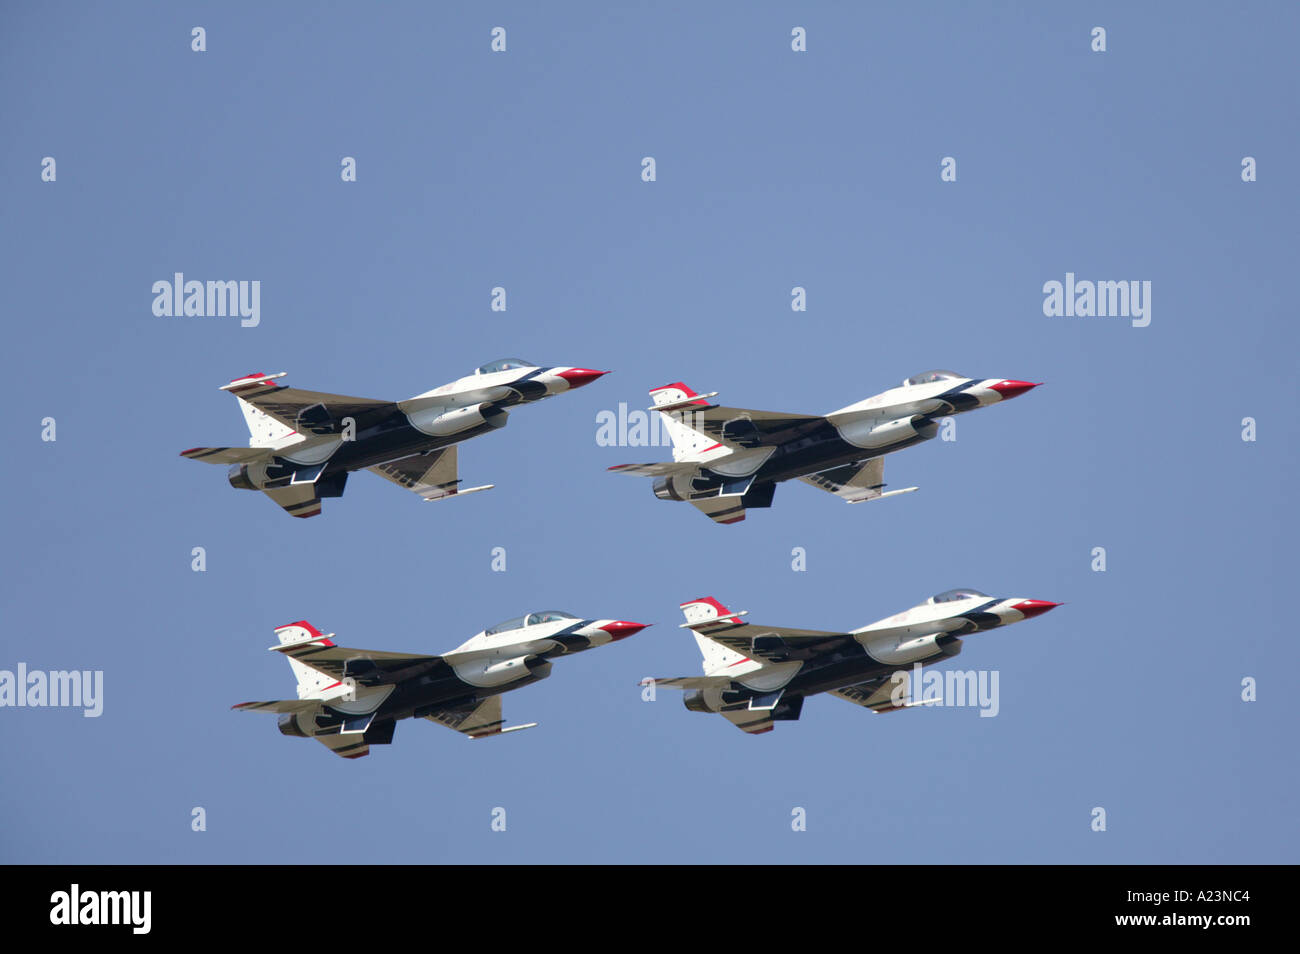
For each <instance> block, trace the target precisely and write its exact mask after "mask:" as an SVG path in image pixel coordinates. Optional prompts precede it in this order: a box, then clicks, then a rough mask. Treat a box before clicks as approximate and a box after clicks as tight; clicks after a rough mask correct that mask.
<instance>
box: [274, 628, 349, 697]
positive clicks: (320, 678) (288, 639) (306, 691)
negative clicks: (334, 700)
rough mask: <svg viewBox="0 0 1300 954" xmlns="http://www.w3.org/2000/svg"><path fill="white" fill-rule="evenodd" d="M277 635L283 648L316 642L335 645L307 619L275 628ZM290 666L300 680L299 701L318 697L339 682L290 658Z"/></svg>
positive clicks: (323, 644)
mask: <svg viewBox="0 0 1300 954" xmlns="http://www.w3.org/2000/svg"><path fill="white" fill-rule="evenodd" d="M275 635H276V636H278V637H279V639H280V645H281V646H287V645H289V644H290V643H314V642H319V643H320V644H321V645H322V646H333V645H334V642H333V640H331V639H330V638H329V636H327V635H325V634H324V633H322V632H321V631H320V630H319V629H317V628H316V627H315V626H313V625H312V624H311V623H309V622H307V621H306V620H305V619H300V620H298V622H296V623H288V624H286V625H284V626H277V627H276V628H275ZM331 635H332V634H331ZM289 666H290V667H291V668H292V669H293V674H294V676H295V677H297V679H298V698H299V699H307V698H310V697H311V696H314V695H317V694H318V693H320V692H322V691H323V690H325V689H328V688H330V687H331V686H333V685H335V684H336V683H337V682H338V680H337V679H334V678H332V677H330V676H328V675H326V674H325V673H323V672H321V671H320V670H318V669H312V668H311V666H308V665H307V664H306V663H302V662H299V661H298V660H296V659H293V658H292V657H290V658H289Z"/></svg>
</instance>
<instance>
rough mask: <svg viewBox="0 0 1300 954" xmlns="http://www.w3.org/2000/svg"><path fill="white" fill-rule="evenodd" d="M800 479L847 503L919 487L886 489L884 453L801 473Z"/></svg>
mask: <svg viewBox="0 0 1300 954" xmlns="http://www.w3.org/2000/svg"><path fill="white" fill-rule="evenodd" d="M799 479H800V480H802V481H803V482H804V483H805V484H809V485H810V486H813V487H816V488H818V489H819V490H825V491H828V492H829V493H832V494H834V495H835V496H837V497H839V498H840V499H841V500H844V501H847V502H848V503H863V502H864V501H867V500H879V499H880V498H882V497H892V496H894V495H895V494H905V493H910V492H911V491H913V490H916V488H915V487H908V488H907V489H905V490H891V491H890V492H889V493H885V492H884V487H885V459H884V458H883V457H873V458H872V459H871V460H869V461H866V462H865V463H856V464H844V465H843V466H841V467H832V468H831V469H830V470H823V471H822V472H821V473H818V474H808V475H807V476H806V477H800V478H799Z"/></svg>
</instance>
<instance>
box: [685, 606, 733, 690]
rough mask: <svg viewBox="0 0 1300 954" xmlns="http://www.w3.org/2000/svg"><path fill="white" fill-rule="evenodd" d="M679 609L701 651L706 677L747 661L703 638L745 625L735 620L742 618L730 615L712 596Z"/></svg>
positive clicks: (727, 648) (729, 648)
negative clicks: (712, 633) (711, 633)
mask: <svg viewBox="0 0 1300 954" xmlns="http://www.w3.org/2000/svg"><path fill="white" fill-rule="evenodd" d="M681 606H682V613H683V614H684V615H685V616H686V626H687V628H689V629H690V630H691V631H692V633H693V635H694V636H695V644H696V645H697V646H699V647H700V655H702V656H703V657H704V661H703V663H702V665H703V668H704V674H705V675H706V676H710V675H713V674H714V673H717V672H720V671H721V670H724V669H727V668H730V667H731V666H734V665H735V664H736V663H738V662H744V661H745V660H746V659H748V658H749V657H747V656H746V655H745V654H744V653H740V652H737V651H736V650H734V649H732V648H731V647H729V646H724V645H723V644H722V643H719V642H717V641H716V640H713V639H710V638H709V637H708V636H706V635H705V633H706V632H709V631H712V632H715V633H716V632H722V631H725V630H728V629H732V628H734V627H736V626H743V625H745V624H744V623H741V622H740V621H739V620H737V619H736V617H737V616H741V615H743V614H741V613H733V612H732V611H731V610H729V609H727V608H726V607H725V606H723V605H722V604H721V603H719V602H718V601H717V600H715V599H714V598H713V597H712V596H702V597H700V598H699V599H698V600H691V601H690V602H687V603H683V604H681Z"/></svg>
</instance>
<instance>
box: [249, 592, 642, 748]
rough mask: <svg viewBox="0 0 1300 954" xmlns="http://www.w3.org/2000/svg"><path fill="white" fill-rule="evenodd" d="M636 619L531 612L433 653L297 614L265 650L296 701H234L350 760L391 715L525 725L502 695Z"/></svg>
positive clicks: (472, 733)
mask: <svg viewBox="0 0 1300 954" xmlns="http://www.w3.org/2000/svg"><path fill="white" fill-rule="evenodd" d="M643 629H645V624H643V623H629V622H626V621H624V620H614V619H579V618H578V617H576V616H573V615H570V614H569V613H558V612H554V611H552V612H546V613H530V614H529V615H527V616H520V617H519V618H518V619H511V620H506V621H505V622H504V623H500V624H498V625H496V626H493V627H492V628H491V629H487V630H484V631H483V632H481V633H479V634H478V635H477V636H475V637H473V638H472V639H470V640H468V641H467V642H465V643H462V644H461V645H460V646H458V647H457V648H456V649H454V650H452V651H451V652H449V653H446V654H444V655H442V656H420V655H412V654H410V653H390V652H376V651H373V650H369V649H347V648H344V647H342V646H338V645H336V644H335V642H334V639H333V635H334V634H333V633H330V634H328V635H326V634H323V633H321V632H320V630H318V629H316V627H314V626H312V625H311V623H308V622H307V621H306V620H301V621H299V622H297V623H290V624H288V625H287V626H281V627H279V628H278V629H277V630H276V631H275V633H276V635H277V636H279V637H280V644H279V645H278V646H272V647H271V651H272V652H277V653H280V654H281V655H283V656H284V657H286V658H287V659H288V660H289V665H290V666H291V667H293V674H294V675H295V676H297V677H298V698H297V699H278V700H275V701H272V702H243V703H240V704H239V705H237V706H234V707H233V708H235V709H238V710H241V711H243V712H278V713H280V731H281V732H282V733H283V734H284V735H296V736H301V737H302V738H308V739H315V740H316V741H317V742H320V743H322V744H324V745H325V746H326V747H327V748H329V749H330V750H331V751H332V752H333V753H334V754H335V755H341V756H343V758H345V759H359V758H361V757H362V756H363V755H368V754H369V753H370V746H372V745H388V744H389V743H390V742H392V741H393V728H394V727H395V726H396V724H397V720H398V719H411V718H414V719H428V720H429V721H430V722H437V723H438V724H440V725H445V726H446V727H447V728H449V729H455V730H456V731H457V732H460V733H461V734H463V735H466V736H468V737H469V738H471V739H481V738H483V737H484V736H488V735H501V734H502V733H505V732H515V731H518V730H519V729H531V728H532V727H533V726H535V725H536V724H537V723H536V722H528V723H525V724H524V725H512V726H507V725H506V724H505V722H504V720H503V719H502V717H501V694H502V693H503V692H509V691H510V690H511V689H519V688H520V687H522V686H526V685H529V684H530V683H534V682H537V681H538V680H539V679H545V678H546V677H547V676H549V675H550V674H551V660H552V659H554V658H555V657H557V656H563V655H566V654H569V653H578V652H582V651H583V650H584V649H591V648H592V647H593V646H604V645H605V644H606V643H612V642H615V641H617V640H620V639H625V638H626V637H628V636H631V635H633V634H635V633H639V632H640V631H641V630H643Z"/></svg>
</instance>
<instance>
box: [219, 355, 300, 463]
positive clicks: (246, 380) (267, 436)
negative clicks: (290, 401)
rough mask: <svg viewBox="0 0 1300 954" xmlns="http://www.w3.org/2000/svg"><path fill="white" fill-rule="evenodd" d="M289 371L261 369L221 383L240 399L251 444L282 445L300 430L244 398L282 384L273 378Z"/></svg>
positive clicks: (253, 445)
mask: <svg viewBox="0 0 1300 954" xmlns="http://www.w3.org/2000/svg"><path fill="white" fill-rule="evenodd" d="M285 374H286V372H284V371H281V372H280V373H279V374H263V373H261V372H260V371H259V372H257V373H256V374H247V375H244V377H242V378H235V380H233V381H231V382H230V383H229V384H225V385H222V387H221V390H223V391H229V392H230V393H231V394H233V395H234V396H235V397H236V399H238V401H239V409H240V410H241V411H243V412H244V423H245V424H247V425H248V446H249V447H280V446H282V445H283V444H285V443H287V442H288V441H289V439H290V438H293V437H296V436H297V434H298V432H297V431H296V430H294V429H293V428H292V427H290V426H289V425H288V424H285V423H284V422H282V421H277V420H276V419H275V418H273V417H272V416H271V415H269V414H267V413H266V412H265V411H263V410H261V409H260V408H257V407H255V406H254V405H253V404H251V403H250V402H248V401H246V400H244V395H247V396H252V395H256V394H263V393H266V392H268V391H274V390H276V389H277V388H278V387H279V385H277V384H274V383H273V382H274V381H275V379H276V378H282V377H284V376H285Z"/></svg>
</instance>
